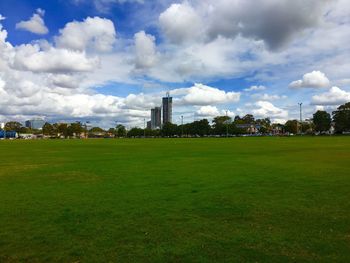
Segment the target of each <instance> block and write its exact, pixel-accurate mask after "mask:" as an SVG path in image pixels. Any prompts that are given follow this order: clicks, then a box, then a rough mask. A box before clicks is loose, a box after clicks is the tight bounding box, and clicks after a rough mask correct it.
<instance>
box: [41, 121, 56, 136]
mask: <svg viewBox="0 0 350 263" xmlns="http://www.w3.org/2000/svg"><path fill="white" fill-rule="evenodd" d="M42 132H43V135H53V134H54V128H53V126H52V125H51V124H50V123H48V122H46V123H45V124H44V126H43V129H42Z"/></svg>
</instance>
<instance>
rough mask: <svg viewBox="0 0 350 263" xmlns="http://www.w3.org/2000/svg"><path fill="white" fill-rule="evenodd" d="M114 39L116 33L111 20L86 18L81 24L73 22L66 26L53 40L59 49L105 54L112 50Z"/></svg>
mask: <svg viewBox="0 0 350 263" xmlns="http://www.w3.org/2000/svg"><path fill="white" fill-rule="evenodd" d="M115 38H116V31H115V28H114V24H113V22H112V21H111V20H109V19H105V18H100V17H88V18H86V19H85V20H84V21H82V22H77V21H74V22H70V23H68V24H66V26H65V27H64V28H63V29H61V30H60V35H59V36H58V37H56V39H55V40H56V45H57V46H58V47H60V48H67V49H71V50H76V51H83V50H86V49H92V50H96V51H99V52H106V51H110V50H111V49H112V48H113V44H114V42H115V40H116V39H115Z"/></svg>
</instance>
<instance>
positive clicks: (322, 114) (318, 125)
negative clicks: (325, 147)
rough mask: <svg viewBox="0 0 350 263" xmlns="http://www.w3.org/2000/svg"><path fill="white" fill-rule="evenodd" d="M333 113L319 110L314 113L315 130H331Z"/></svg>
mask: <svg viewBox="0 0 350 263" xmlns="http://www.w3.org/2000/svg"><path fill="white" fill-rule="evenodd" d="M331 122H332V119H331V115H330V114H329V113H328V112H326V111H320V110H319V111H317V112H316V113H314V115H313V123H314V124H315V130H316V131H318V132H325V131H329V129H330V128H331Z"/></svg>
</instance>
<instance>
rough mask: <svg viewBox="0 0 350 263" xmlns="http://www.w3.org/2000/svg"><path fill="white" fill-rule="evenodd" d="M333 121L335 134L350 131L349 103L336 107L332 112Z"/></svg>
mask: <svg viewBox="0 0 350 263" xmlns="http://www.w3.org/2000/svg"><path fill="white" fill-rule="evenodd" d="M333 121H334V122H335V132H336V133H342V132H349V131H350V102H348V103H345V104H344V105H341V106H339V107H338V109H337V110H336V111H334V112H333Z"/></svg>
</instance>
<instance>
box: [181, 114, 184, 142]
mask: <svg viewBox="0 0 350 263" xmlns="http://www.w3.org/2000/svg"><path fill="white" fill-rule="evenodd" d="M182 137H184V116H183V115H181V138H182Z"/></svg>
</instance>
